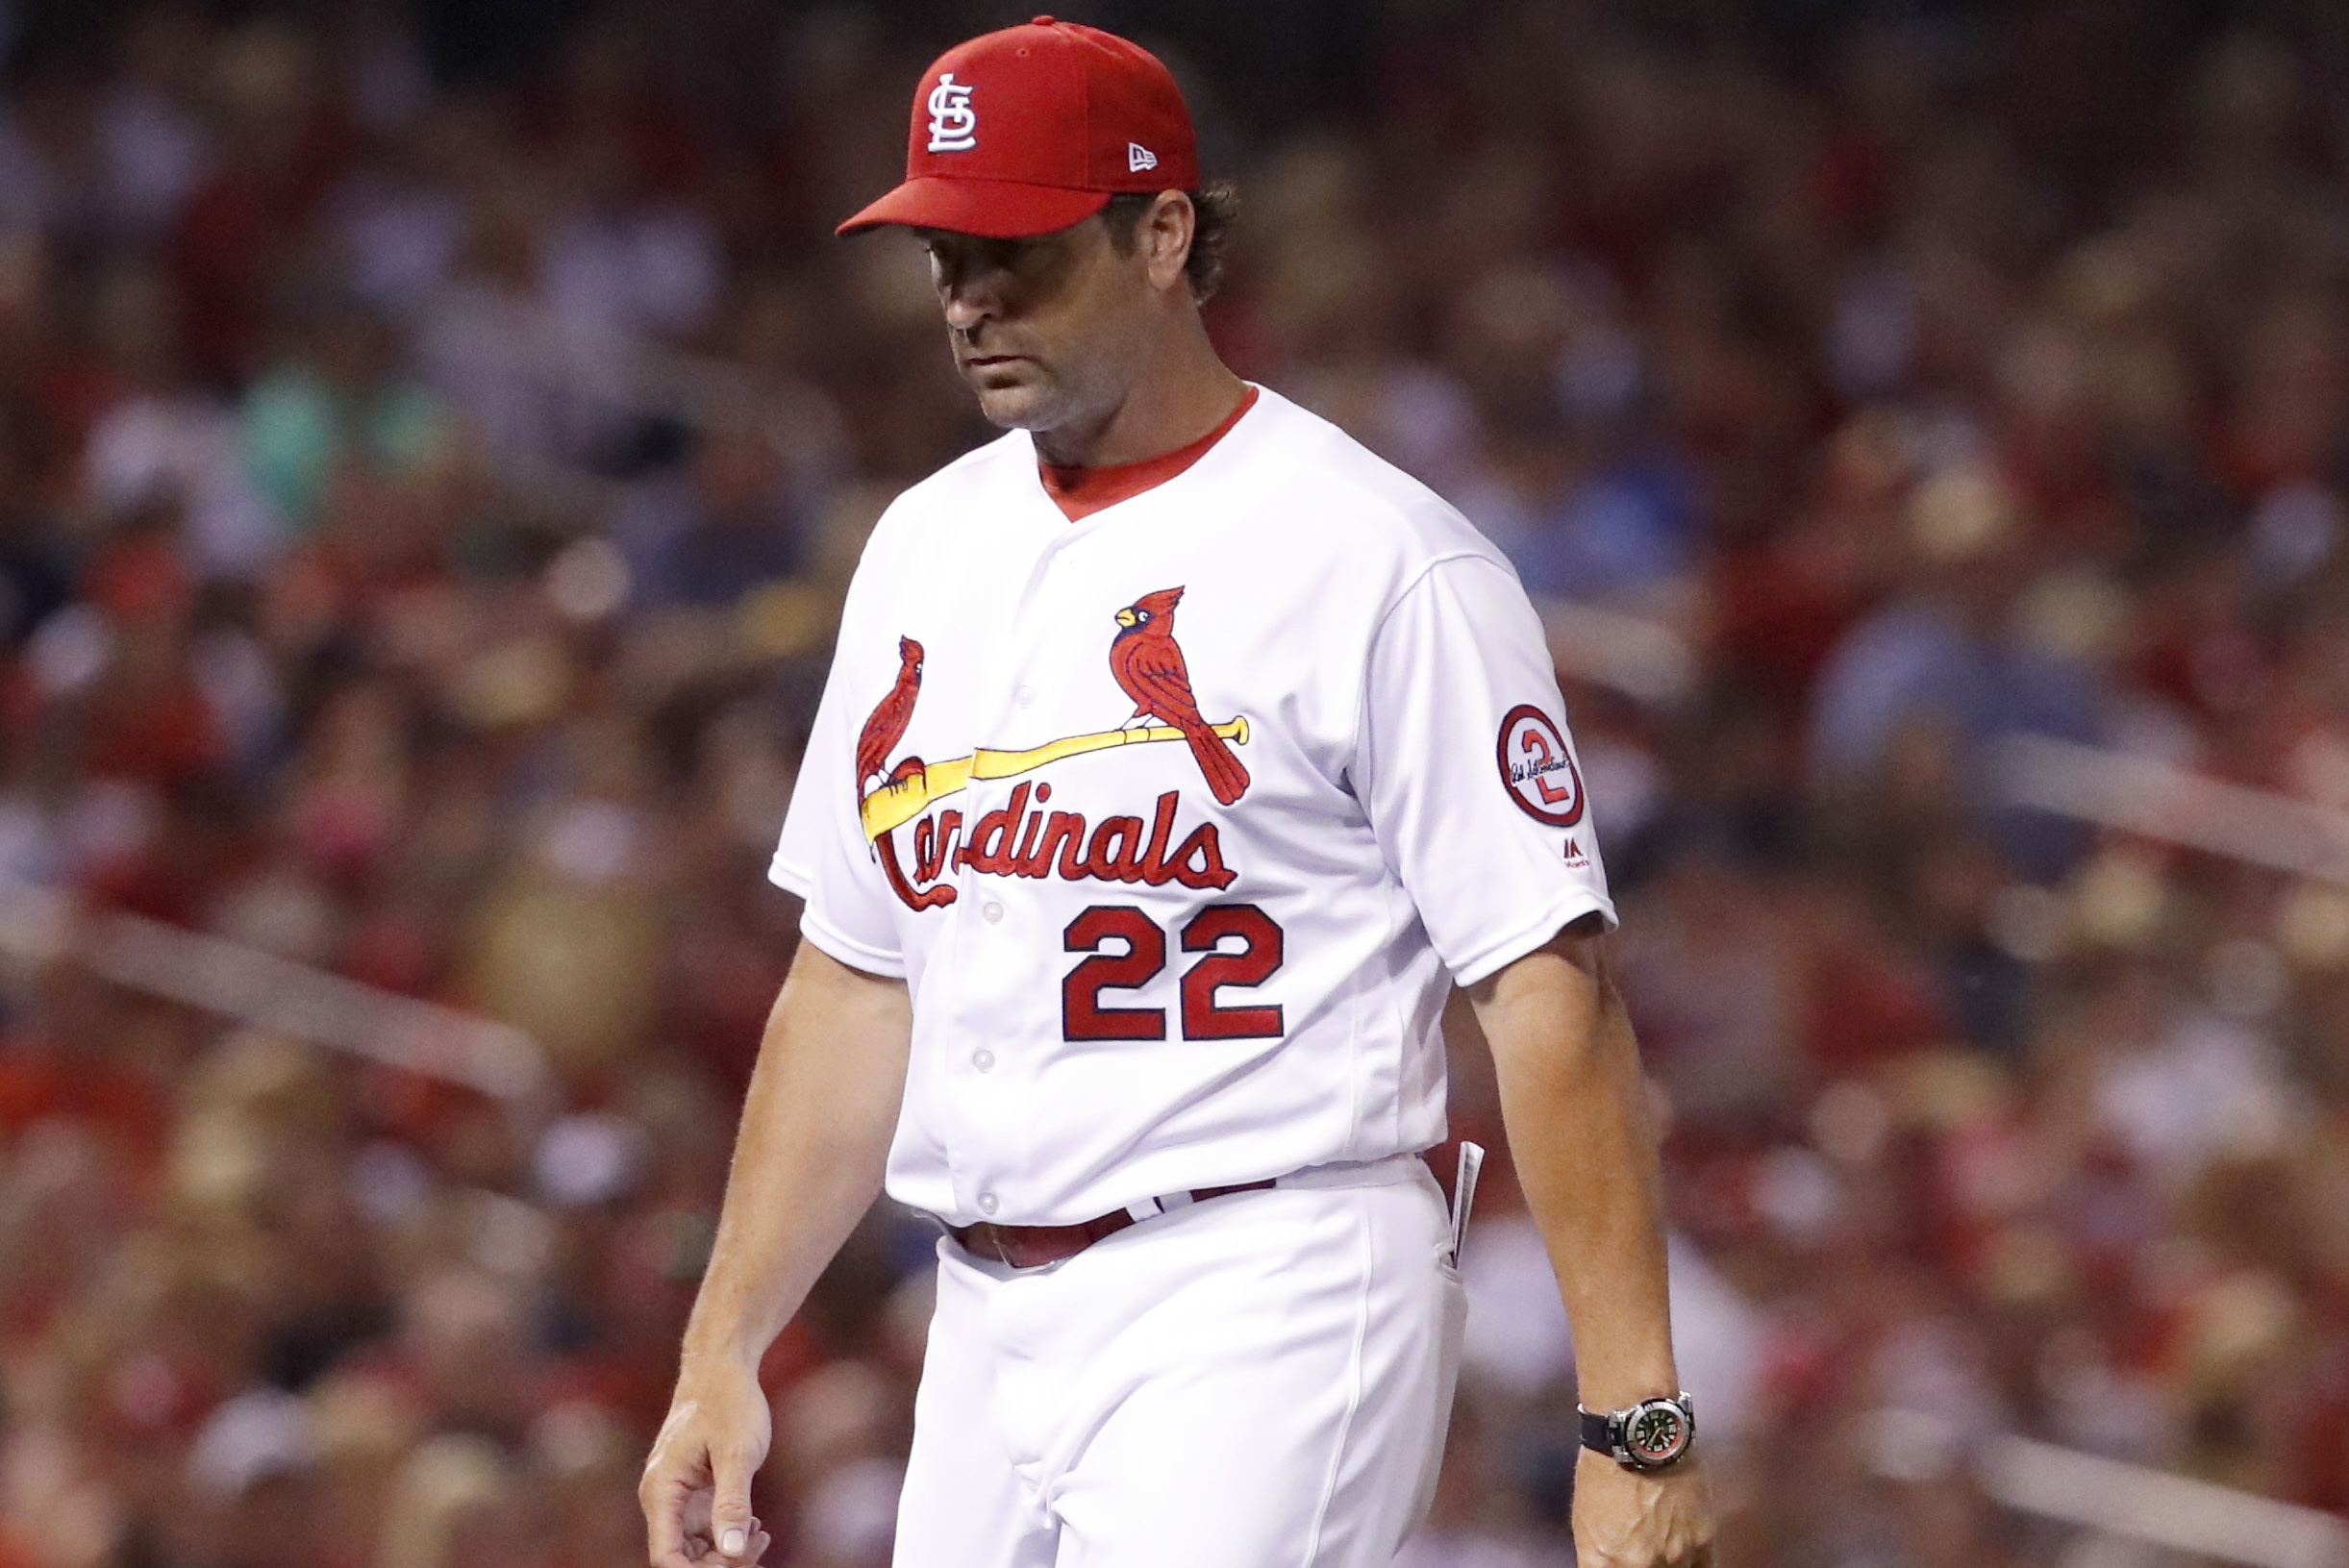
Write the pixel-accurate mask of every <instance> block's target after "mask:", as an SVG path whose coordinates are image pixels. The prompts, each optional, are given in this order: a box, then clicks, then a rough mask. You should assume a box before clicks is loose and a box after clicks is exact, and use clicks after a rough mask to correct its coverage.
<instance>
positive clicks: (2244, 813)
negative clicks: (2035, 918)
mask: <svg viewBox="0 0 2349 1568" xmlns="http://www.w3.org/2000/svg"><path fill="white" fill-rule="evenodd" d="M1994 767H1995V769H1996V772H1995V778H1996V781H1997V785H1998V790H1999V794H2000V797H2001V798H2002V799H2003V800H2004V801H2005V802H2006V803H2007V804H2008V805H2010V806H2029V807H2036V808H2037V809H2039V810H2042V811H2053V812H2056V813H2058V814H2060V815H2062V816H2069V817H2078V818H2080V819H2082V820H2084V821H2087V822H2094V823H2097V824H2099V825H2101V826H2103V827H2108V828H2119V829H2122V830H2124V831H2126V832H2129V833H2134V834H2143V835H2144V836H2145V837H2148V838H2159V839H2162V840H2164V841H2165V842H2168V843H2172V844H2183V845H2186V846H2187V848H2189V849H2198V850H2202V851H2205V852H2207V853H2209V854H2212V855H2223V856H2226V857H2228V858H2229V859H2237V860H2248V861H2250V862H2251V863H2252V864H2254V865H2263V866H2270V867H2273V868H2274V869H2276V870H2278V871H2289V872H2292V873H2294V874H2295V875H2298V876H2302V877H2310V878H2313V879H2316V880H2318V881H2322V882H2330V883H2337V884H2344V885H2349V812H2343V811H2332V810H2327V809H2324V808H2323V807H2320V806H2312V805H2310V804H2308V803H2307V802H2306V801H2298V800H2294V799H2292V798H2291V797H2290V796H2288V795H2279V794H2276V793H2274V792H2272V791H2269V790H2264V789H2251V788H2247V787H2245V786H2244V785H2241V784H2227V783H2224V782H2223V781H2221V780H2217V779H2213V778H2211V777H2209V776H2207V775H2205V774H2199V773H2192V772H2188V771H2187V769H2185V768H2181V767H2176V766H2173V765H2171V764H2170V763H2167V762H2162V761H2158V760H2155V759H2151V758H2144V757H2132V756H2130V755H2129V754H2127V753H2125V752H2116V751H2109V750H2106V749H2104V748H2101V747H2097V746H2083V745H2079V744H2077V743H2075V742H2072V741H2068V740H2055V739H2050V738H2048V737H2047V736H2044V735H2010V736H2008V737H2006V738H2005V739H2003V740H2001V741H2000V742H1998V745H1997V748H1996V752H1995V757H1994Z"/></svg>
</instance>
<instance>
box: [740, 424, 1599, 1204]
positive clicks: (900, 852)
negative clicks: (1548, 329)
mask: <svg viewBox="0 0 2349 1568" xmlns="http://www.w3.org/2000/svg"><path fill="white" fill-rule="evenodd" d="M771 874H772V876H773V879H774V880H775V881H776V882H777V883H778V884H781V885H783V886H784V887H787V888H788V889H790V890H791V891H793V892H796V893H798V894H800V895H801V896H802V897H803V898H805V899H806V900H807V909H806V912H805V914H804V915H803V917H802V921H801V930H802V933H803V934H804V935H805V937H806V939H807V940H809V941H812V942H813V943H815V944H816V946H817V947H819V948H821V949H822V950H823V951H824V952H826V953H828V954H830V955H831V956H832V957H834V958H837V959H839V960H840V961H841V962H843V963H846V964H849V965H851V966H853V967H855V968H858V969H862V970H866V971H869V972H872V973H876V974H882V975H890V976H899V977H902V978H904V979H905V981H906V982H907V983H908V984H909V986H910V988H911V991H912V1004H913V1040H912V1060H911V1065H910V1069H909V1073H908V1078H907V1083H906V1093H905V1101H904V1108H903V1110H902V1112H901V1113H900V1117H899V1121H898V1125H897V1132H896V1138H895V1142H894V1144H893V1146H892V1148H891V1150H890V1155H889V1164H888V1183H887V1184H888V1190H889V1193H890V1194H891V1196H893V1197H895V1198H896V1199H898V1200H899V1201H900V1202H902V1203H905V1204H908V1205H911V1206H912V1207H916V1208H921V1209H926V1210H929V1211H930V1212H932V1213H935V1214H937V1215H938V1216H940V1217H941V1218H943V1219H945V1220H946V1221H947V1222H949V1223H950V1224H956V1225H962V1224H969V1223H973V1222H976V1221H979V1220H983V1219H984V1220H995V1221H999V1222H1002V1223H1005V1224H1023V1225H1060V1224H1070V1223H1075V1222H1078V1221H1082V1220H1087V1219H1090V1218H1092V1217H1094V1216H1096V1215H1100V1214H1104V1213H1107V1212H1110V1211H1111V1210H1112V1209H1116V1208H1120V1207H1125V1206H1127V1205H1129V1204H1134V1203H1137V1202H1138V1201H1140V1200H1144V1199H1146V1198H1149V1197H1152V1196H1155V1195H1158V1194H1162V1193H1172V1192H1180V1191H1183V1190H1186V1189H1189V1188H1196V1187H1205V1186H1218V1185H1224V1184H1231V1183H1238V1182H1252V1181H1258V1180H1262V1179H1264V1178H1267V1177H1273V1176H1278V1175H1282V1174H1285V1173H1287V1172H1291V1171H1296V1170H1300V1169H1303V1168H1305V1167H1309V1166H1316V1165H1323V1164H1329V1163H1333V1162H1342V1161H1356V1160H1369V1159H1376V1158H1380V1157H1386V1156H1388V1155H1393V1154H1399V1153H1406V1152H1409V1151H1412V1150H1416V1149H1422V1148H1426V1147H1428V1146H1429V1145H1431V1144H1434V1143H1437V1142H1438V1141H1440V1140H1441V1138H1442V1137H1443V1132H1444V1128H1443V1044H1442V1037H1441V1034H1440V1033H1439V1031H1438V1026H1437V1019H1438V1014H1439V1012H1440V1010H1441V1006H1442V1001H1443V996H1444V989H1445V983H1446V978H1447V973H1446V972H1447V970H1448V971H1449V975H1450V977H1451V978H1455V979H1458V980H1459V981H1461V982H1462V983H1473V982H1475V981H1478V980H1480V979H1482V978H1484V977H1485V976H1487V975H1489V974H1491V973H1492V972H1493V971H1495V970H1497V969H1499V968H1501V967H1502V966H1503V965H1505V964H1507V963H1509V962H1510V961H1511V960H1512V959H1514V958H1519V957H1521V956H1523V955H1524V954H1526V953H1528V952H1531V951H1532V950H1533V949H1535V948H1537V947H1538V946H1540V945H1541V944H1542V943H1543V942H1545V941H1547V940H1548V939H1549V938H1550V937H1551V936H1552V935H1553V934H1554V933H1557V932H1558V930H1559V929H1560V928H1561V927H1562V926H1564V925H1566V924H1567V923H1568V922H1570V921H1573V920H1575V919H1577V918H1579V917H1581V916H1584V915H1587V914H1590V913H1593V912H1596V913H1599V914H1601V915H1602V916H1604V917H1605V918H1606V919H1607V921H1608V922H1609V923H1610V924H1612V922H1613V919H1614V911H1613V907H1612V904H1611V903H1610V902H1609V899H1608V895H1607V884H1606V878H1605V874H1604V872H1603V871H1602V869H1601V867H1600V863H1599V852H1598V844H1597V841H1596V839H1595V837H1594V836H1593V834H1592V829H1591V821H1590V816H1589V812H1588V808H1587V802H1586V800H1585V798H1584V791H1583V786H1582V781H1581V774H1580V771H1579V768H1578V765H1577V763H1576V760H1575V757H1574V751H1573V746H1572V744H1571V742H1570V740H1569V738H1568V735H1567V732H1566V726H1565V719H1564V712H1563V706H1562V702H1561V700H1560V696H1559V690H1558V684H1557V680H1556V676H1555V674H1554V672H1553V667H1552V664H1551V660H1550V656H1549V653H1548V651H1547V648H1546V646H1545V644H1544V641H1543V637H1542V634H1541V628H1540V624H1539V622H1538V621H1537V618H1536V616H1535V614H1534V611H1533V609H1532V607H1531V606H1530V605H1529V604H1528V603H1527V601H1526V597H1525V593H1524V590H1523V589H1522V588H1521V587H1520V586H1519V585H1518V583H1517V580H1516V576H1515V574H1514V572H1512V569H1511V568H1510V566H1509V564H1508V562H1507V561H1506V560H1504V559H1503V558H1502V557H1501V555H1500V554H1499V553H1498V552H1497V551H1496V550H1494V549H1493V547H1492V546H1491V545H1490V544H1489V543H1487V541H1486V539H1485V538H1484V537H1483V536H1482V535H1479V534H1477V533H1476V531H1475V530H1474V529H1473V528H1472V527H1470V526H1469V524H1468V523H1467V522H1466V520H1465V519H1463V518H1462V516H1461V515H1460V514H1459V513H1458V512H1457V511H1455V510H1453V509H1452V508H1451V507H1450V506H1448V505H1446V504H1445V503H1444V502H1443V501H1442V500H1441V499H1440V498H1438V497H1437V496H1436V495H1435V494H1434V493H1433V492H1431V491H1430V490H1428V489H1427V488H1426V487H1425V486H1423V485H1420V484H1418V483H1417V482H1416V481H1413V480H1412V479H1411V478H1409V477H1408V476H1406V475H1404V474H1402V473H1401V472H1399V471H1398V470H1396V469H1395V468H1393V467H1391V466H1389V465H1388V464H1387V463H1386V462H1384V461H1382V460H1379V459H1378V458H1376V457H1374V456H1372V455H1371V454H1370V453H1369V452H1367V451H1365V450H1364V449H1363V448H1362V446H1360V445H1359V444H1357V443H1356V442H1355V441H1353V440H1352V439H1351V438H1349V437H1348V436H1345V435H1344V434H1343V433H1342V432H1340V431H1338V430H1337V428H1336V427H1335V426H1333V425H1331V424H1329V423H1328V422H1326V421H1324V420H1322V419H1320V418H1318V417H1316V416H1314V415H1312V414H1311V413H1308V412H1306V411H1304V410H1302V409H1300V408H1298V407H1297V406H1295V405H1294V404H1292V403H1289V402H1288V401H1287V400H1286V399H1284V398H1281V397H1279V396H1277V395H1276V394H1274V393H1272V392H1269V391H1264V392H1262V393H1261V395H1260V396H1259V398H1258V400H1257V402H1256V404H1255V406H1254V407H1253V408H1251V409H1249V411H1247V412H1246V414H1245V415H1244V416H1242V417H1241V418H1240V419H1239V421H1238V423H1237V424H1236V425H1235V426H1233V427H1232V429H1231V430H1230V432H1229V433H1228V434H1227V435H1225V436H1223V438H1222V439H1221V440H1219V441H1218V442H1217V443H1216V444H1215V445H1214V446H1213V447H1212V448H1211V449H1210V450H1209V451H1208V452H1207V453H1206V455H1205V456H1204V457H1202V458H1200V459H1199V460H1197V461H1196V462H1195V463H1193V464H1192V465H1191V466H1190V467H1188V468H1187V469H1185V470H1184V471H1182V472H1181V473H1180V474H1178V475H1176V476H1175V477H1174V478H1172V479H1170V480H1168V481H1166V482H1165V483H1163V484H1162V485H1158V486H1157V487H1155V488H1152V489H1149V490H1147V491H1144V492H1143V493H1141V494H1139V495H1136V496H1134V497H1132V498H1130V499H1128V500H1124V501H1121V502H1118V503H1117V504H1115V505H1113V506H1111V507H1108V508H1107V509H1106V510H1100V511H1098V512H1095V513H1093V514H1091V515H1089V516H1087V517H1086V518H1085V519H1084V520H1083V521H1080V522H1075V523H1071V522H1070V521H1069V520H1068V519H1067V518H1066V517H1065V516H1063V515H1062V512H1061V510H1059V508H1058V507H1056V506H1055V504H1054V503H1053V501H1052V500H1051V498H1050V497H1049V496H1048V495H1047V493H1046V491H1045V489H1044V487H1043V485H1042V482H1041V480H1040V479H1039V476H1038V473H1037V454H1036V449H1035V445H1034V442H1033V440H1032V439H1031V437H1030V436H1028V435H1027V434H1026V433H1025V432H1017V431H1015V432H1013V433H1012V434H1010V435H1008V436H1004V437H1003V438H1002V439H1000V440H997V441H994V442H991V443H990V444H988V445H987V446H985V447H982V448H980V449H979V450H978V451H976V452H973V453H971V454H969V455H968V456H966V457H964V458H962V459H961V460H958V461H956V462H954V463H952V464H949V465H948V466H947V467H946V468H944V469H942V470H940V471H939V472H938V473H937V474H936V475H933V476H932V477H931V478H929V479H927V480H925V481H923V482H922V483H921V484H919V485H914V486H913V487H912V489H910V490H908V491H906V493H905V494H904V495H902V496H900V497H899V498H898V500H897V501H896V503H895V504H894V505H892V506H891V507H890V508H889V510H888V511H887V514H886V515H885V516H884V517H883V518H882V520H881V522H880V524H879V525H878V526H877V527H876V528H875V530H874V533H873V536H872V539H871V542H870V543H869V544H868V545H867V547H866V549H865V552H864V557H863V560H862V563H861V565H860V566H859V568H858V571H857V576H856V581H855V583H854V585H852V586H851V588H850V590H849V595H848V601H847V606H846V608H845V610H844V611H843V614H842V617H841V623H840V635H839V644H838V649H837V653H836V655H835V657H834V661H833V668H832V674H831V678H830V681H829V683H828V684H827V685H826V688H825V692H824V697H823V701H822V704H821V706H820V708H819V709H818V711H817V715H816V720H815V728H814V732H813V734H812V736H811V738H810V741H809V746H808V751H807V756H806V759H805V760H804V761H803V763H802V769H801V773H800V777H799V783H798V787H797V789H796V792H795V793H794V795H793V797H792V802H791V808H790V811H789V813H788V816H787V820H786V822H785V824H784V829H783V837H782V843H781V845H780V847H779V848H778V850H777V852H776V856H775V861H774V867H773V870H772V873H771Z"/></svg>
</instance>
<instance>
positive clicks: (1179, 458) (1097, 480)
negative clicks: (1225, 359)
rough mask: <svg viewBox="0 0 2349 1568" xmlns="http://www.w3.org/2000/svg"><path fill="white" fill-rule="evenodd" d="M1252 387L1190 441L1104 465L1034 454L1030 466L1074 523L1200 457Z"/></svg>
mask: <svg viewBox="0 0 2349 1568" xmlns="http://www.w3.org/2000/svg"><path fill="white" fill-rule="evenodd" d="M1256 393H1257V388H1255V387H1254V386H1251V387H1249V388H1248V390H1247V391H1246V393H1245V394H1243V395H1242V396H1241V398H1240V400H1239V407H1238V408H1237V409H1234V410H1233V411H1231V412H1230V413H1228V414H1226V415H1224V420H1223V423H1222V424H1220V425H1217V426H1216V427H1215V428H1214V429H1213V430H1211V431H1209V432H1208V433H1207V434H1206V435H1205V436H1200V437H1199V438H1198V439H1197V440H1195V441H1193V442H1191V443H1190V445H1188V446H1183V447H1177V448H1176V449H1175V450H1174V451H1172V452H1167V453H1163V454H1162V455H1160V456H1158V457H1155V458H1144V459H1143V460H1141V461H1139V462H1120V463H1115V464H1112V466H1110V467H1107V468H1062V467H1060V466H1059V465H1057V464H1055V463H1049V462H1045V461H1044V460H1041V459H1038V460H1037V464H1036V466H1037V472H1038V474H1039V476H1040V477H1041V478H1042V480H1043V482H1044V493H1045V494H1046V495H1049V496H1050V497H1052V504H1053V505H1054V506H1056V507H1059V508H1060V509H1061V515H1062V516H1063V517H1066V518H1067V519H1068V520H1069V521H1070V522H1072V523H1074V522H1082V521H1083V520H1084V519H1086V518H1087V517H1090V516H1091V515H1092V514H1093V513H1094V512H1096V511H1099V510H1102V509H1103V508H1104V507H1113V506H1115V505H1117V503H1118V502H1120V501H1131V500H1133V499H1134V498H1135V497H1136V496H1137V495H1139V494H1141V493H1142V492H1143V491H1144V490H1149V489H1156V488H1157V487H1158V486H1159V485H1163V484H1165V483H1166V482H1167V481H1168V480H1170V479H1172V478H1174V477H1175V475H1177V474H1179V473H1181V472H1182V471H1183V470H1184V469H1186V468H1188V467H1189V466H1190V465H1191V464H1192V463H1194V462H1197V461H1198V460H1200V459H1201V458H1204V457H1206V456H1207V454H1208V449H1209V448H1211V447H1212V446H1213V445H1214V444H1215V443H1216V442H1217V441H1220V440H1222V439H1223V438H1224V437H1225V436H1229V435H1230V434H1231V433H1232V427H1233V426H1234V425H1237V424H1238V423H1239V421H1240V416H1241V415H1242V414H1245V413H1246V412H1247V411H1249V410H1250V409H1253V408H1255V407H1256Z"/></svg>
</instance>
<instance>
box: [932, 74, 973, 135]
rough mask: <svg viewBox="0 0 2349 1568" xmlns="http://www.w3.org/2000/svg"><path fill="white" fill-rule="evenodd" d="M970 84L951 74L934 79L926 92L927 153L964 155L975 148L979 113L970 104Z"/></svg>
mask: <svg viewBox="0 0 2349 1568" xmlns="http://www.w3.org/2000/svg"><path fill="white" fill-rule="evenodd" d="M970 95H971V84H970V83H968V82H958V81H956V80H955V79H954V72H952V71H948V72H947V73H946V74H945V75H943V76H941V77H939V78H938V85H937V87H932V88H931V89H930V150H931V151H932V152H934V153H966V152H969V151H970V150H971V149H972V148H973V147H976V146H978V145H979V112H978V111H977V110H975V109H973V108H971V105H970Z"/></svg>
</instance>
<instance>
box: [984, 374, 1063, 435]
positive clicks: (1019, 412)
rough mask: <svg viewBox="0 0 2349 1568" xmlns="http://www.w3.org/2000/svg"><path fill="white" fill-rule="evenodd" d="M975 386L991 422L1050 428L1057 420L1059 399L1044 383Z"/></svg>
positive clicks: (1012, 426)
mask: <svg viewBox="0 0 2349 1568" xmlns="http://www.w3.org/2000/svg"><path fill="white" fill-rule="evenodd" d="M974 390H975V391H977V393H978V395H979V411H980V413H982V414H984V415H986V417H987V423H988V424H990V425H998V426H1001V427H1002V428H1003V429H1005V430H1048V429H1050V428H1051V427H1052V425H1053V424H1054V422H1055V421H1054V414H1055V412H1056V409H1057V405H1058V403H1059V401H1060V400H1059V399H1057V398H1055V397H1054V396H1053V395H1052V394H1051V392H1050V391H1048V390H1047V389H1046V388H1044V387H1041V386H1035V385H1032V384H1027V383H1022V384H1020V385H1017V386H981V387H976V388H974Z"/></svg>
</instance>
